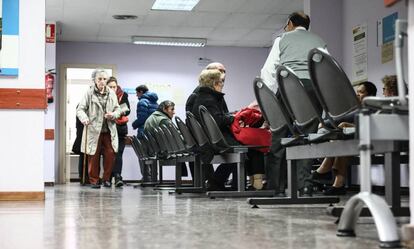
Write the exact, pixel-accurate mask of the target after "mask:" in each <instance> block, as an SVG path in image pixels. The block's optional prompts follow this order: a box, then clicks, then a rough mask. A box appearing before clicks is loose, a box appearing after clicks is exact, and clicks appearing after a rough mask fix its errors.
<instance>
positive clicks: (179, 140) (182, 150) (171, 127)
mask: <svg viewBox="0 0 414 249" xmlns="http://www.w3.org/2000/svg"><path fill="white" fill-rule="evenodd" d="M166 126H167V128H168V130H169V131H170V132H171V135H172V137H173V139H174V141H175V144H176V145H177V147H178V151H179V152H180V153H183V154H184V155H188V154H190V152H191V151H188V150H187V148H186V147H185V144H184V141H183V138H182V137H181V134H180V132H179V131H178V130H177V127H175V125H174V124H173V123H169V124H167V125H166Z"/></svg>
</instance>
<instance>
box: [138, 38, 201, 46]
mask: <svg viewBox="0 0 414 249" xmlns="http://www.w3.org/2000/svg"><path fill="white" fill-rule="evenodd" d="M132 42H133V43H134V44H139V45H157V46H175V47H204V46H205V45H206V44H207V40H206V39H203V38H179V37H155V36H133V37H132Z"/></svg>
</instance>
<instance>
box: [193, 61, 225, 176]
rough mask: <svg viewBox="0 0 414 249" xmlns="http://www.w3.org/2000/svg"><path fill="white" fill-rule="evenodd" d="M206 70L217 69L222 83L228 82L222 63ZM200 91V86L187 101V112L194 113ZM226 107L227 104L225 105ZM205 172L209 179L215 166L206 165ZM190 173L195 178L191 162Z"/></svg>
mask: <svg viewBox="0 0 414 249" xmlns="http://www.w3.org/2000/svg"><path fill="white" fill-rule="evenodd" d="M205 69H206V70H210V69H217V70H219V71H220V73H221V74H222V76H221V77H222V81H223V83H224V81H225V80H226V67H225V66H224V65H223V64H222V63H220V62H212V63H210V64H208V65H207V66H206V67H205ZM199 90H200V86H199V85H198V86H197V87H196V88H195V89H194V90H193V92H192V93H191V94H190V96H189V97H188V98H187V101H186V103H185V111H186V112H192V110H193V106H194V101H195V99H196V98H197V97H198V92H199ZM224 104H225V105H226V103H224ZM224 108H225V109H228V108H227V105H226V106H225V107H224ZM204 170H205V175H206V177H207V178H209V177H210V176H211V175H213V173H214V168H213V165H211V164H205V165H204ZM190 171H191V175H193V176H194V163H193V162H190Z"/></svg>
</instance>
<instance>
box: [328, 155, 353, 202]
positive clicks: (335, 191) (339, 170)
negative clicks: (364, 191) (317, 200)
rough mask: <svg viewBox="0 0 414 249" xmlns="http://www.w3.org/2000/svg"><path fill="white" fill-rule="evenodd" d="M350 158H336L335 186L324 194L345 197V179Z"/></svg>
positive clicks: (334, 167)
mask: <svg viewBox="0 0 414 249" xmlns="http://www.w3.org/2000/svg"><path fill="white" fill-rule="evenodd" d="M349 160H350V157H336V158H335V162H334V166H333V170H334V172H335V181H334V183H333V185H332V186H331V187H329V188H327V189H326V190H325V192H324V194H325V195H344V194H346V189H345V177H346V168H347V166H348V163H349Z"/></svg>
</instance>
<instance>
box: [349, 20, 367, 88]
mask: <svg viewBox="0 0 414 249" xmlns="http://www.w3.org/2000/svg"><path fill="white" fill-rule="evenodd" d="M352 43H353V49H352V83H359V82H361V81H365V80H367V79H368V59H367V24H366V23H364V24H360V25H357V26H355V27H353V28H352Z"/></svg>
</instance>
